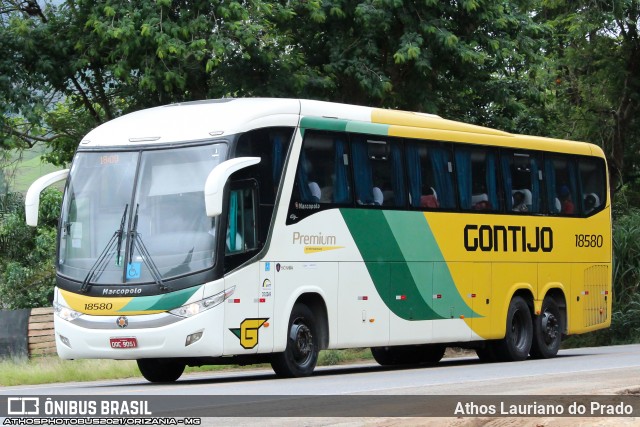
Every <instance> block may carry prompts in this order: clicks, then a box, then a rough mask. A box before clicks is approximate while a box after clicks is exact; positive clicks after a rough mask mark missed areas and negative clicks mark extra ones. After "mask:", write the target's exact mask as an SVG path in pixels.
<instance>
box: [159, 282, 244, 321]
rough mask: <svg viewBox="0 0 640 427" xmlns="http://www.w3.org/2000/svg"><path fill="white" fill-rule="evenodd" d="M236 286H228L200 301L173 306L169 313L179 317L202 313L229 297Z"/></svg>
mask: <svg viewBox="0 0 640 427" xmlns="http://www.w3.org/2000/svg"><path fill="white" fill-rule="evenodd" d="M235 290H236V287H235V286H234V287H232V288H229V289H227V290H225V291H222V292H220V293H217V294H215V295H213V296H211V297H209V298H205V299H202V300H200V301H196V302H192V303H190V304H185V305H183V306H182V307H178V308H174V309H173V310H170V311H169V313H171V314H175V315H176V316H180V317H191V316H194V315H196V314H198V313H202V312H203V311H205V310H209V309H210V308H213V307H215V306H217V305H220V304H221V303H222V302H223V301H224V300H226V299H227V298H229V297H230V296H231V295H233V293H234V292H235Z"/></svg>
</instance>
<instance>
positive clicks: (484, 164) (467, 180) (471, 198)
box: [455, 146, 500, 211]
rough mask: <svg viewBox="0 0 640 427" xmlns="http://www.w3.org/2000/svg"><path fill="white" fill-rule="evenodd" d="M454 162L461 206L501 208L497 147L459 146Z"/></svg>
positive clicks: (476, 208) (496, 209)
mask: <svg viewBox="0 0 640 427" xmlns="http://www.w3.org/2000/svg"><path fill="white" fill-rule="evenodd" d="M455 161H456V178H457V183H458V196H459V203H460V208H461V209H462V210H476V211H498V210H500V201H499V199H498V181H497V167H496V165H497V156H496V153H495V152H494V150H491V149H488V148H470V147H465V146H456V150H455Z"/></svg>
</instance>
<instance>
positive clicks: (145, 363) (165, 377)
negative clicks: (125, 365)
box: [137, 359, 185, 383]
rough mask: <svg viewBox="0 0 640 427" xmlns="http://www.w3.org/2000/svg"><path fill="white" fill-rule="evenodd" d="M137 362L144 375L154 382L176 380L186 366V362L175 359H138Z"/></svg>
mask: <svg viewBox="0 0 640 427" xmlns="http://www.w3.org/2000/svg"><path fill="white" fill-rule="evenodd" d="M137 362H138V369H140V373H141V374H142V376H143V377H145V379H146V380H147V381H150V382H152V383H168V382H173V381H176V380H177V379H178V378H180V376H181V375H182V373H183V372H184V368H185V364H184V363H181V362H177V361H175V360H173V359H138V360H137Z"/></svg>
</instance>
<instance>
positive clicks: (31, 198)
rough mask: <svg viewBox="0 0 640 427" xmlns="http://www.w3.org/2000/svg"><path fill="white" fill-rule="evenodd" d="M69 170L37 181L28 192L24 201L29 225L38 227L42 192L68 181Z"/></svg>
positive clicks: (53, 173)
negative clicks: (57, 183) (65, 180)
mask: <svg viewBox="0 0 640 427" xmlns="http://www.w3.org/2000/svg"><path fill="white" fill-rule="evenodd" d="M67 176H69V169H65V170H61V171H56V172H51V173H50V174H47V175H45V176H42V177H40V178H38V179H36V180H35V182H34V183H33V184H31V186H30V187H29V190H27V196H26V197H25V199H24V210H25V217H26V218H25V219H26V221H27V225H29V226H31V227H35V226H36V225H38V209H39V208H40V193H42V190H44V189H45V188H47V187H49V186H50V185H53V184H55V183H56V182H58V181H62V180H64V179H67Z"/></svg>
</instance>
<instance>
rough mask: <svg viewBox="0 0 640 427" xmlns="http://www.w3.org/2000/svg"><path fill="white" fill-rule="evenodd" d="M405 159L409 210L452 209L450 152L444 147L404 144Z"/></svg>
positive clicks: (452, 192) (417, 143) (438, 145)
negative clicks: (410, 207)
mask: <svg viewBox="0 0 640 427" xmlns="http://www.w3.org/2000/svg"><path fill="white" fill-rule="evenodd" d="M405 160H406V163H407V176H408V178H409V180H408V187H409V203H410V205H411V206H412V207H414V208H422V209H425V208H426V209H453V208H455V207H456V199H455V189H454V186H453V176H452V175H453V174H452V171H453V165H452V161H451V151H450V150H449V149H448V148H447V147H446V146H445V145H444V144H439V143H433V144H426V143H422V142H414V141H411V142H408V143H407V146H406V149H405Z"/></svg>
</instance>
